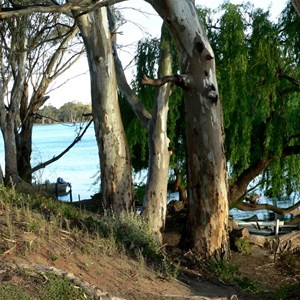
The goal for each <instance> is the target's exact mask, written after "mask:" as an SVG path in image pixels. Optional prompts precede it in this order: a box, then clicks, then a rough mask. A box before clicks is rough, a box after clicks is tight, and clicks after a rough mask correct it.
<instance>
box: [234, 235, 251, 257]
mask: <svg viewBox="0 0 300 300" xmlns="http://www.w3.org/2000/svg"><path fill="white" fill-rule="evenodd" d="M234 244H235V246H236V247H237V249H238V251H239V252H240V253H242V254H249V253H250V241H249V240H248V239H247V238H245V237H241V238H239V239H236V240H235V243H234Z"/></svg>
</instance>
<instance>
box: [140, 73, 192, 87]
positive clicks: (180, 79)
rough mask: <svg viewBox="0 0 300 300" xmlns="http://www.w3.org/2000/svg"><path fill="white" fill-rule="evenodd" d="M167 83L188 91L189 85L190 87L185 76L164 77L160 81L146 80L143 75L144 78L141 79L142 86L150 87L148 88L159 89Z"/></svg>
mask: <svg viewBox="0 0 300 300" xmlns="http://www.w3.org/2000/svg"><path fill="white" fill-rule="evenodd" d="M168 82H172V83H174V84H176V85H177V86H180V87H182V88H183V89H188V88H189V85H190V81H189V78H188V76H186V75H173V76H165V77H162V78H161V79H151V78H148V77H147V76H146V75H144V77H143V79H142V84H143V85H150V86H156V87H161V86H163V85H164V84H166V83H168Z"/></svg>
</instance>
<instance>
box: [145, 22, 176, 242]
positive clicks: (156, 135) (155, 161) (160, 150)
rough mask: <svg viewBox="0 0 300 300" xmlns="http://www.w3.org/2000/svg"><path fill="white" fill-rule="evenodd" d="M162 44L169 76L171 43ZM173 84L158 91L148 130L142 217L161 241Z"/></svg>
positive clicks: (162, 71) (162, 66) (163, 73)
mask: <svg viewBox="0 0 300 300" xmlns="http://www.w3.org/2000/svg"><path fill="white" fill-rule="evenodd" d="M163 30H164V26H163V27H162V35H161V36H162V41H161V58H160V76H161V77H164V76H167V75H170V74H171V72H172V60H171V53H170V47H169V44H168V42H167V41H166V40H165V39H164V38H163ZM170 94H171V84H170V83H167V84H165V85H163V86H162V87H160V88H159V91H158V95H157V98H156V101H155V106H154V110H153V114H152V119H151V120H150V121H149V128H148V146H149V162H148V176H147V186H146V195H145V199H144V203H143V212H142V215H143V216H144V217H145V218H146V219H147V220H148V221H149V222H150V224H151V226H152V230H153V233H154V234H155V235H156V236H157V237H158V239H159V241H160V242H162V232H163V230H164V228H165V220H166V210H167V187H168V173H169V161H170V155H169V151H168V147H169V142H170V141H169V139H168V136H167V119H168V110H169V97H170Z"/></svg>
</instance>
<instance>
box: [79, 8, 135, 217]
mask: <svg viewBox="0 0 300 300" xmlns="http://www.w3.org/2000/svg"><path fill="white" fill-rule="evenodd" d="M77 24H78V27H79V29H80V32H81V35H82V37H83V40H84V44H85V47H86V53H87V58H88V63H89V70H90V78H91V97H92V110H93V118H94V124H95V134H96V139H97V143H98V148H99V159H100V172H101V197H102V201H103V205H104V208H105V209H109V210H111V209H112V210H113V213H115V214H117V215H118V214H120V213H121V212H122V211H124V210H130V209H133V188H132V186H133V185H132V176H131V163H130V155H129V149H128V145H127V141H126V137H125V131H124V128H123V123H122V119H121V114H120V109H119V103H118V94H117V83H116V73H115V66H114V59H113V53H112V43H111V34H110V31H109V26H108V19H107V9H106V8H105V7H104V8H100V9H97V10H95V11H92V12H89V13H87V14H83V15H82V16H79V17H78V18H77Z"/></svg>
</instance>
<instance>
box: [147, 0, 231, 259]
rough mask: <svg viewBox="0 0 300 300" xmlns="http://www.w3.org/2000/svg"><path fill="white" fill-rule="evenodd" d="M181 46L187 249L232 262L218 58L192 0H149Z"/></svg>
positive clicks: (201, 254)
mask: <svg viewBox="0 0 300 300" xmlns="http://www.w3.org/2000/svg"><path fill="white" fill-rule="evenodd" d="M147 2H149V3H150V4H151V5H152V6H153V7H154V9H155V10H156V11H157V12H158V13H159V15H160V16H161V17H162V18H163V19H164V21H165V22H166V24H167V25H168V27H169V28H170V31H171V33H172V35H173V37H174V40H175V42H176V44H177V49H178V51H179V56H180V58H179V59H180V71H181V75H185V76H186V81H187V88H186V89H185V91H184V98H185V110H186V122H187V132H186V139H187V153H188V161H187V172H188V198H189V215H188V223H187V226H186V232H185V235H184V236H183V237H182V244H183V245H184V246H185V247H187V248H192V249H193V250H194V251H195V252H196V253H198V254H199V255H200V256H202V257H204V258H208V257H216V258H217V259H219V258H226V257H227V255H228V252H229V248H228V235H227V223H228V199H227V180H226V161H225V155H224V147H223V123H222V113H221V105H220V100H219V99H218V88H217V82H216V70H215V62H214V58H213V56H214V53H213V51H212V49H211V46H210V44H209V42H208V39H207V36H206V34H205V32H204V28H203V26H202V25H201V24H200V21H199V18H198V14H197V10H196V7H195V3H194V1H192V0H181V1H177V0H164V1H161V0H147Z"/></svg>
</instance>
